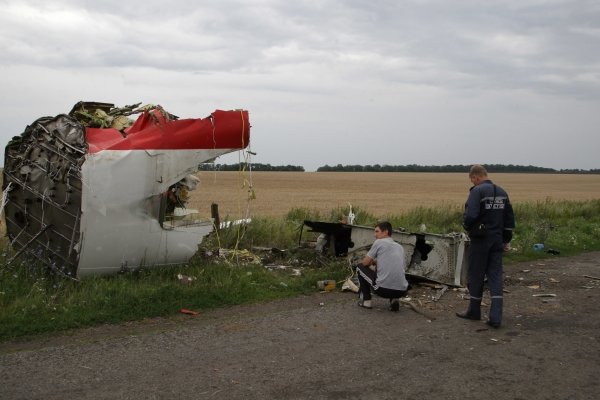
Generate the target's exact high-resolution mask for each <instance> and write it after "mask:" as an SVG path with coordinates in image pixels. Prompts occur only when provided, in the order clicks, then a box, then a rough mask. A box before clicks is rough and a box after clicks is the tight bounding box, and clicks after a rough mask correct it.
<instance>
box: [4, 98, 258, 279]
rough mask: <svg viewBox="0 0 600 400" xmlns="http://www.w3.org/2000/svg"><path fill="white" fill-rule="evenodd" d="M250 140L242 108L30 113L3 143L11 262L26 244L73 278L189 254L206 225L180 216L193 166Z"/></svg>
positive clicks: (87, 106) (95, 107)
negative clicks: (205, 112)
mask: <svg viewBox="0 0 600 400" xmlns="http://www.w3.org/2000/svg"><path fill="white" fill-rule="evenodd" d="M140 104H141V103H140ZM133 114H139V116H138V117H137V119H135V120H134V119H131V118H130V115H133ZM249 140H250V122H249V117H248V112H247V111H245V110H233V111H220V110H217V111H214V112H213V113H212V114H210V116H208V117H207V118H198V119H179V118H178V117H176V116H174V115H172V114H170V113H168V112H166V111H165V110H164V109H162V108H161V107H160V106H146V107H141V108H140V107H139V104H137V105H133V106H127V107H123V108H115V107H114V105H113V104H109V103H94V102H79V103H77V104H76V105H75V106H74V107H73V109H72V110H71V111H70V112H69V114H61V115H58V116H56V117H42V118H39V119H37V120H36V121H35V122H33V123H32V124H31V125H30V126H27V127H26V129H25V131H24V132H23V133H22V134H21V136H17V137H14V138H13V139H12V140H11V141H10V142H9V143H8V144H7V146H6V150H5V161H4V172H3V178H4V179H3V183H2V189H3V193H4V196H3V200H4V204H5V206H4V214H5V220H6V230H7V235H8V239H9V241H10V243H11V245H12V247H13V249H14V250H15V251H16V253H15V255H14V256H13V258H12V259H11V260H10V261H12V260H14V259H15V258H16V257H18V256H19V255H20V254H21V253H25V254H28V255H30V256H32V257H34V258H35V259H37V260H39V261H41V262H43V263H45V264H46V265H47V266H48V267H49V268H50V269H51V270H54V271H57V272H60V273H62V274H65V275H67V276H70V277H73V278H79V277H83V276H86V275H93V274H110V273H115V272H118V271H121V270H124V269H135V268H138V267H141V266H154V265H166V264H178V263H184V262H186V261H188V260H189V259H190V258H191V256H192V255H194V254H195V253H196V251H197V249H198V244H199V243H200V242H201V240H202V238H203V237H204V236H206V235H207V234H208V233H210V232H211V231H212V230H213V221H212V220H211V219H205V220H193V219H183V218H180V217H181V216H182V215H185V213H186V210H185V207H184V205H185V201H186V199H187V192H188V191H189V190H193V189H194V188H195V187H196V185H197V178H196V177H195V176H193V175H191V174H193V173H195V172H197V170H198V165H199V164H200V163H203V162H206V161H208V160H211V159H214V158H215V157H218V156H220V155H223V154H225V153H229V152H232V151H236V150H241V149H244V148H246V147H247V146H248V143H249Z"/></svg>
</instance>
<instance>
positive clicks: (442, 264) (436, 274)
mask: <svg viewBox="0 0 600 400" xmlns="http://www.w3.org/2000/svg"><path fill="white" fill-rule="evenodd" d="M346 222H348V221H344V222H337V223H335V222H322V221H309V220H306V221H304V225H303V230H304V226H307V227H309V228H310V231H309V232H316V233H320V234H321V235H320V236H319V239H318V240H317V242H316V250H317V251H319V252H323V253H330V254H333V255H336V256H346V255H347V256H348V257H349V258H350V259H353V260H354V262H358V261H359V260H361V259H362V257H364V255H366V254H367V251H368V250H369V248H370V247H371V245H372V244H373V241H374V237H373V227H370V226H361V225H353V224H352V221H349V222H350V223H346ZM300 238H302V231H301V232H300ZM392 238H393V239H394V240H395V241H396V242H398V243H400V244H401V245H402V247H403V248H404V257H405V263H406V264H405V265H406V274H407V275H409V276H413V277H416V278H421V279H426V280H431V281H435V282H439V283H442V284H445V285H449V286H466V279H467V265H468V252H467V251H466V250H467V248H468V245H469V239H468V237H467V236H466V235H465V234H464V233H451V234H443V235H441V234H433V233H427V232H417V233H415V232H406V231H405V230H394V231H393V232H392Z"/></svg>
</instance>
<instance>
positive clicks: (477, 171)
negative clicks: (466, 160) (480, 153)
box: [469, 164, 487, 176]
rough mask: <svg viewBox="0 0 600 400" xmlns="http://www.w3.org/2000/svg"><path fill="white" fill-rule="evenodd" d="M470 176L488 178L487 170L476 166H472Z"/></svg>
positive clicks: (478, 165)
mask: <svg viewBox="0 0 600 400" xmlns="http://www.w3.org/2000/svg"><path fill="white" fill-rule="evenodd" d="M469 176H487V170H486V169H485V167H484V166H483V165H480V164H475V165H473V166H471V170H470V171H469Z"/></svg>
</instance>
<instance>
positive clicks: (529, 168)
mask: <svg viewBox="0 0 600 400" xmlns="http://www.w3.org/2000/svg"><path fill="white" fill-rule="evenodd" d="M470 168H471V165H470V164H469V165H462V164H457V165H417V164H409V165H387V164H384V165H380V164H375V165H342V164H337V165H332V166H330V165H324V166H322V167H319V168H317V172H469V169H470ZM485 168H486V169H487V170H488V172H517V173H518V172H522V173H545V174H600V169H598V168H595V169H588V170H585V169H578V168H576V169H554V168H545V167H536V166H533V165H514V164H507V165H504V164H485ZM198 169H199V170H200V171H240V170H242V169H246V170H252V171H295V172H304V171H305V170H304V167H302V166H300V165H271V164H260V163H257V164H244V163H236V164H214V163H205V164H200V165H199V166H198Z"/></svg>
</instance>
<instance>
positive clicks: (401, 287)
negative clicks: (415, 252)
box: [356, 222, 408, 311]
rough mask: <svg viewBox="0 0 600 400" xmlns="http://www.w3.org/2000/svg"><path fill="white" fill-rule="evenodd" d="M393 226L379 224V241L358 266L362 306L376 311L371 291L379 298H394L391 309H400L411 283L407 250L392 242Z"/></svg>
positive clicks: (376, 227) (360, 303) (377, 236)
mask: <svg viewBox="0 0 600 400" xmlns="http://www.w3.org/2000/svg"><path fill="white" fill-rule="evenodd" d="M391 236H392V224H390V223H389V222H380V223H378V224H377V225H375V242H373V245H372V246H371V249H370V250H369V252H368V253H367V255H366V256H365V257H364V258H363V260H362V263H360V264H358V265H357V267H356V270H357V272H358V281H359V283H360V291H359V293H360V300H359V301H358V305H359V306H361V307H364V308H373V307H372V305H371V289H373V292H375V294H376V295H378V296H381V297H384V298H386V299H390V310H391V311H398V310H399V309H400V301H399V298H400V297H402V296H404V295H405V294H406V291H407V290H408V282H407V281H406V277H405V276H404V265H405V260H404V248H403V247H402V245H400V244H399V243H396V242H394V240H393V239H392V237H391Z"/></svg>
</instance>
